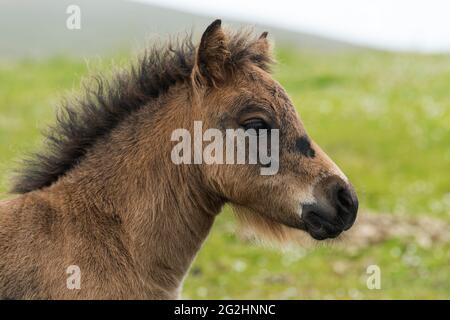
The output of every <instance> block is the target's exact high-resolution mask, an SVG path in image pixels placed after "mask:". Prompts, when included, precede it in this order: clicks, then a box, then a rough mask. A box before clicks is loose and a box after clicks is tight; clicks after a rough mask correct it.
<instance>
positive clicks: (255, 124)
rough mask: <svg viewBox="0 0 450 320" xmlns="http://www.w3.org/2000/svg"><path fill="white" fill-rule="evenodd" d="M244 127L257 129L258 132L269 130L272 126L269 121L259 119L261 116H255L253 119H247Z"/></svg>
mask: <svg viewBox="0 0 450 320" xmlns="http://www.w3.org/2000/svg"><path fill="white" fill-rule="evenodd" d="M242 127H243V128H244V129H245V130H250V129H253V130H255V131H256V132H257V133H258V132H259V130H263V129H266V130H269V129H270V126H269V125H268V124H267V122H265V121H264V120H263V119H259V118H253V119H249V120H247V121H245V122H244V123H243V125H242Z"/></svg>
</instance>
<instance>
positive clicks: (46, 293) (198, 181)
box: [0, 21, 339, 299]
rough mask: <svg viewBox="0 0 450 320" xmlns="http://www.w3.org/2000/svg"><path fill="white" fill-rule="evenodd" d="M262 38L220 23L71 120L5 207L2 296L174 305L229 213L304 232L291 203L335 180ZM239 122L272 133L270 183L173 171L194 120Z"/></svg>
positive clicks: (211, 124) (207, 124) (220, 173)
mask: <svg viewBox="0 0 450 320" xmlns="http://www.w3.org/2000/svg"><path fill="white" fill-rule="evenodd" d="M266 36H267V34H266V33H265V34H263V35H262V36H261V37H260V38H251V37H250V36H249V35H248V34H234V35H233V34H230V33H227V32H225V31H223V30H222V28H221V26H220V21H215V22H214V23H213V24H212V25H211V26H210V27H209V28H208V29H207V31H206V32H205V34H204V35H203V37H202V40H201V43H200V45H199V46H198V47H197V48H195V47H193V46H190V45H187V46H184V47H183V48H188V49H180V48H175V49H171V50H169V51H165V52H166V53H167V54H169V53H170V52H172V53H171V54H169V56H170V57H169V58H164V57H162V56H160V53H156V51H153V53H151V54H150V56H147V57H146V58H144V59H143V60H141V62H140V65H138V67H137V69H136V68H135V69H133V70H134V71H132V72H131V73H128V74H121V75H119V76H117V78H116V80H115V85H114V84H113V85H112V86H110V87H106V88H104V87H103V89H101V90H98V92H96V93H95V94H94V98H92V96H89V95H88V98H87V99H86V100H82V101H81V102H80V103H78V104H76V105H74V106H69V107H67V109H66V110H67V113H66V117H65V118H63V119H62V120H61V123H60V125H59V129H57V130H56V131H54V134H53V135H51V137H50V139H51V145H50V147H49V150H48V151H47V153H44V154H42V155H41V156H39V157H38V158H36V159H37V160H32V161H31V164H30V165H29V166H28V169H27V170H26V171H25V173H24V174H22V176H21V177H20V178H19V179H18V182H17V183H16V185H15V187H14V190H15V191H16V192H19V193H22V195H20V196H18V197H16V198H14V199H12V200H8V201H3V202H0V297H2V298H12V299H173V298H177V297H178V295H179V291H180V288H181V284H182V281H183V278H184V276H185V275H186V273H187V271H188V268H189V266H190V265H191V263H192V261H193V259H194V257H195V255H196V253H197V252H198V251H199V249H200V247H201V245H202V243H203V241H204V239H205V238H206V237H207V235H208V233H209V231H210V229H211V227H212V225H213V222H214V219H215V216H216V215H217V214H218V213H219V212H220V210H221V208H222V206H223V205H224V204H225V203H227V202H229V203H231V204H232V205H234V206H236V207H239V208H245V210H242V212H243V211H245V212H246V213H245V214H244V215H243V217H244V219H246V220H245V221H246V223H252V224H254V225H255V226H257V225H259V226H262V229H263V231H264V232H266V233H267V234H273V235H275V236H276V237H278V238H283V237H284V231H283V230H287V229H289V230H295V232H302V231H300V230H298V228H299V229H301V227H302V222H301V220H299V217H298V214H297V212H298V206H299V199H301V198H302V195H304V194H305V193H306V190H308V188H310V187H311V186H312V185H313V184H314V183H315V182H317V181H318V180H319V179H321V178H322V177H326V176H330V175H336V174H339V171H338V169H337V167H336V166H335V165H334V164H333V162H332V161H331V160H330V159H329V158H328V157H327V156H326V155H325V154H324V153H323V152H322V151H321V150H320V148H319V147H318V146H317V145H315V144H314V143H312V145H311V147H312V148H313V149H314V153H315V157H307V156H304V155H303V154H302V152H298V150H296V147H295V141H296V140H297V139H299V138H300V137H305V136H306V132H305V130H304V128H303V125H302V123H301V122H300V120H299V118H298V116H297V114H296V112H295V109H294V107H293V106H292V103H291V102H290V100H289V98H288V96H287V95H286V93H285V92H284V90H283V89H282V87H281V86H280V85H279V84H278V83H277V82H276V81H274V80H273V79H272V76H271V75H270V73H269V66H270V61H271V56H270V52H269V44H268V42H267V39H266ZM189 48H191V49H189ZM152 55H153V56H152ZM155 55H157V57H156V56H155ZM152 63H153V64H156V65H152ZM155 72H157V73H158V74H156V73H155ZM149 73H151V74H149ZM101 88H102V87H101ZM105 108H106V110H105ZM121 108H122V109H121ZM123 108H128V110H123ZM248 116H252V117H255V116H258V117H262V118H264V119H267V121H268V122H269V123H270V124H271V126H272V127H273V128H279V129H280V130H281V134H280V140H281V142H280V171H279V173H278V174H277V175H275V176H260V175H259V170H258V166H254V165H253V166H252V165H205V164H202V165H179V166H176V165H174V164H173V163H172V162H171V160H170V151H171V149H172V147H173V145H174V143H173V142H170V136H171V132H172V131H173V130H174V129H176V128H187V129H188V130H190V131H192V129H193V122H194V120H202V121H203V123H204V129H206V128H220V129H225V128H238V127H239V126H240V123H241V122H242V119H243V118H244V117H248ZM84 130H85V131H84ZM55 132H56V133H55ZM293 228H296V229H293ZM70 265H78V266H79V267H80V269H81V290H69V289H67V287H66V279H67V277H68V275H67V274H66V269H67V267H68V266H70Z"/></svg>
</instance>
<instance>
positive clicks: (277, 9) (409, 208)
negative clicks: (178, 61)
mask: <svg viewBox="0 0 450 320" xmlns="http://www.w3.org/2000/svg"><path fill="white" fill-rule="evenodd" d="M449 12H450V2H448V1H439V0H427V1H423V0H417V1H416V0H409V1H404V0H397V1H387V0H380V1H369V0H367V1H362V0H359V1H357V0H341V1H332V0H330V1H327V0H315V1H306V0H301V1H287V0H277V1H265V0H259V1H252V0H248V1H237V0H228V1H225V2H215V1H204V0H185V1H181V0H147V1H145V0H141V1H125V0H90V1H88V0H83V1H78V0H71V1H65V0H40V1H32V0H28V1H25V0H0V198H6V197H7V196H8V194H7V193H6V192H7V190H8V185H9V177H10V175H11V172H12V169H13V168H15V167H17V163H18V160H19V159H21V157H23V155H24V154H27V153H29V152H31V151H33V150H37V149H39V148H41V147H42V144H43V141H42V135H41V131H42V130H43V129H45V128H46V126H47V125H48V124H51V123H53V122H54V119H55V118H54V114H55V109H56V108H57V106H58V103H59V101H61V99H62V97H64V95H66V94H68V93H71V92H77V91H78V90H80V89H79V88H80V81H81V80H82V79H83V78H85V77H87V76H89V75H92V74H95V73H98V72H107V71H108V70H110V69H112V68H113V67H114V66H117V65H120V66H126V65H128V64H129V62H130V60H132V57H134V56H135V55H136V53H138V52H139V50H141V49H142V48H144V47H145V46H146V45H149V44H150V43H151V42H152V41H160V40H161V39H162V40H164V39H167V38H168V37H169V36H174V35H177V34H178V35H179V36H181V37H182V36H184V35H186V34H188V33H191V32H192V33H193V35H194V38H195V39H198V37H199V35H200V34H201V32H202V31H203V30H204V28H205V27H206V26H207V25H208V24H209V23H210V22H211V21H212V20H213V19H215V18H222V20H223V22H224V24H225V25H226V26H229V27H232V28H239V27H242V26H252V27H253V28H255V30H256V32H261V31H269V38H270V40H271V41H272V42H273V43H274V45H275V55H276V58H277V60H278V65H277V67H276V68H275V77H276V78H277V79H278V80H279V81H280V82H281V84H282V85H283V86H284V87H285V88H286V90H287V91H288V93H289V94H290V96H291V98H292V99H293V101H294V103H295V105H296V107H297V108H298V112H299V114H300V116H301V118H302V119H303V122H304V123H305V126H306V128H307V130H308V131H309V134H310V135H311V136H312V137H313V138H314V139H315V140H316V142H317V143H318V144H320V145H321V146H322V148H323V149H324V150H325V151H326V152H327V153H328V154H329V155H330V156H331V157H332V158H333V159H334V160H335V161H336V163H338V164H339V166H340V167H341V168H342V169H343V171H344V172H345V173H346V174H347V176H348V177H349V178H350V180H351V181H352V182H353V184H354V185H355V188H356V189H357V191H358V194H359V197H360V204H361V210H360V214H359V217H358V220H357V224H356V225H355V227H354V228H353V229H352V231H351V232H350V233H349V234H348V235H346V236H345V238H344V239H343V240H342V241H341V242H336V243H333V244H322V245H315V246H313V247H308V248H303V247H298V246H292V247H288V248H284V249H283V250H280V248H277V247H274V248H272V247H269V248H266V247H261V246H258V245H255V244H253V243H251V242H250V241H249V240H248V239H246V238H245V237H243V236H239V235H238V233H236V232H235V230H236V226H235V221H234V218H233V216H232V214H231V210H230V209H229V208H226V209H225V210H224V212H223V214H221V215H220V216H219V219H218V221H217V223H216V224H215V226H214V228H213V231H212V233H211V235H210V237H209V238H208V239H207V241H206V243H205V245H204V247H203V249H202V250H201V252H200V254H199V256H198V257H197V259H196V261H195V263H194V265H193V267H192V268H191V271H190V274H189V276H188V277H187V279H186V281H185V285H184V290H183V293H182V296H183V297H184V298H188V299H206V298H210V299H227V298H233V299H266V298H269V299H323V298H327V299H368V298H371V299H399V298H412V299H415V298H424V299H431V298H435V299H450V267H449V266H450V231H449V224H450V20H449V19H448V13H449ZM78 13H79V16H78V17H79V19H78V20H77V17H76V15H77V14H78ZM74 15H75V16H74ZM371 265H376V266H378V267H379V269H380V271H381V287H380V288H379V289H371V288H370V286H369V287H368V286H367V280H368V278H369V277H370V273H368V272H367V268H368V267H369V266H371Z"/></svg>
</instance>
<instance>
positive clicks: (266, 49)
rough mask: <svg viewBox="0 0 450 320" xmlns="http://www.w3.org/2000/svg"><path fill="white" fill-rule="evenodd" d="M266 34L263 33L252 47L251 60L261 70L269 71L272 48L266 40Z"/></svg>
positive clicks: (271, 62) (271, 61)
mask: <svg viewBox="0 0 450 320" xmlns="http://www.w3.org/2000/svg"><path fill="white" fill-rule="evenodd" d="M267 34H268V32H267V31H265V32H263V33H262V34H261V35H260V36H259V38H258V40H256V41H255V42H254V43H253V45H252V51H253V57H252V60H253V62H254V63H256V64H257V65H258V66H259V67H260V68H261V69H263V70H266V71H270V67H271V65H272V64H273V57H272V47H271V45H270V42H269V40H268V39H267Z"/></svg>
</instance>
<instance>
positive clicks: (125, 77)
mask: <svg viewBox="0 0 450 320" xmlns="http://www.w3.org/2000/svg"><path fill="white" fill-rule="evenodd" d="M256 41H257V38H256V37H254V36H252V35H251V33H250V32H249V31H246V32H242V31H241V32H237V33H234V34H229V50H230V53H231V56H230V59H229V61H228V64H229V65H230V66H231V67H233V68H239V67H240V66H242V65H243V64H245V63H254V64H256V65H258V66H259V67H261V68H262V69H264V70H266V71H269V69H270V65H271V58H270V56H268V55H265V54H262V53H261V52H259V51H257V50H255V49H254V46H253V44H255V42H256ZM195 52H196V47H195V46H194V45H193V43H192V40H191V36H188V37H186V38H185V39H184V40H182V41H175V42H173V41H172V42H167V43H165V44H163V45H157V44H156V45H153V46H152V47H151V48H149V49H147V50H146V51H145V52H144V54H143V55H142V56H141V57H140V58H139V59H138V60H137V62H136V63H135V64H134V65H132V66H131V68H130V69H129V70H126V71H121V72H118V73H116V74H115V75H114V76H113V77H112V79H110V80H108V79H105V78H104V77H101V76H97V77H95V78H94V80H95V81H93V85H92V84H91V85H89V86H85V94H84V95H83V96H82V97H81V98H76V99H74V100H73V101H69V102H65V103H63V105H62V108H61V110H60V112H58V115H57V123H56V125H55V126H53V127H51V128H50V130H49V131H48V133H47V134H46V140H45V142H46V145H47V148H46V150H45V151H43V152H39V153H36V154H34V155H33V156H32V157H30V158H29V159H27V160H25V161H24V168H23V169H22V170H21V171H19V172H18V174H17V176H16V178H15V180H14V183H13V187H12V189H11V192H13V193H26V192H30V191H33V190H37V189H41V188H44V187H47V186H50V185H51V184H52V183H54V182H55V181H56V180H58V179H59V178H60V177H61V176H63V175H64V174H65V173H67V172H68V171H69V170H71V169H72V168H73V167H74V166H75V165H76V164H77V163H79V162H80V161H82V160H83V157H84V156H85V155H86V153H87V151H88V150H89V149H90V148H91V147H92V146H93V145H94V144H95V142H96V141H98V140H99V139H100V138H102V137H103V136H105V135H107V134H108V133H109V132H111V130H113V129H114V128H115V127H116V126H117V125H118V124H119V123H120V122H121V121H123V120H124V119H125V118H126V117H128V116H129V115H130V114H132V113H133V112H135V111H137V110H138V109H139V108H141V107H143V106H145V105H146V104H147V103H148V102H149V101H150V100H151V99H155V98H157V97H158V96H160V95H161V94H164V93H165V92H167V91H168V89H169V88H170V87H171V86H173V85H175V84H176V83H181V82H184V81H188V80H189V79H190V75H191V72H192V68H193V65H194V61H195ZM92 88H93V89H92Z"/></svg>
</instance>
